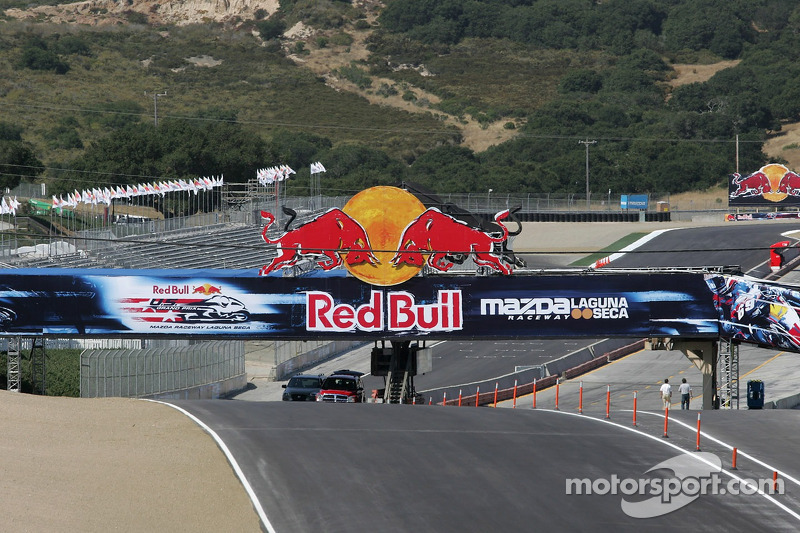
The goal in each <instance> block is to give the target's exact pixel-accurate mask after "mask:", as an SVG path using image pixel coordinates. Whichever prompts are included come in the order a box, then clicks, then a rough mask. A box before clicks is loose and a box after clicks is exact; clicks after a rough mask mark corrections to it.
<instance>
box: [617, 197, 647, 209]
mask: <svg viewBox="0 0 800 533" xmlns="http://www.w3.org/2000/svg"><path fill="white" fill-rule="evenodd" d="M647 201H648V198H647V195H646V194H630V195H628V194H623V195H621V196H620V207H621V208H622V209H641V210H646V209H647Z"/></svg>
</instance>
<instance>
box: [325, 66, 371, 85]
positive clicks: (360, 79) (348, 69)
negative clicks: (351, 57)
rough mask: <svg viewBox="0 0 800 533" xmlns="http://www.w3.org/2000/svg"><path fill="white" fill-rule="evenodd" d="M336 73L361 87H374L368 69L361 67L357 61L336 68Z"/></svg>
mask: <svg viewBox="0 0 800 533" xmlns="http://www.w3.org/2000/svg"><path fill="white" fill-rule="evenodd" d="M334 73H335V74H338V75H339V76H341V77H343V78H344V79H346V80H348V81H350V82H353V83H355V84H356V85H358V88H359V89H367V88H369V87H372V78H370V76H369V74H367V71H366V70H364V69H363V68H361V67H359V66H358V65H356V64H355V63H350V65H344V66H341V67H339V68H338V69H336V70H334Z"/></svg>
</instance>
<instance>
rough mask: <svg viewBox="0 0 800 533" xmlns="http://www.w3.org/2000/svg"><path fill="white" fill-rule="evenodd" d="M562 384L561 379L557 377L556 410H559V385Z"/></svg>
mask: <svg viewBox="0 0 800 533" xmlns="http://www.w3.org/2000/svg"><path fill="white" fill-rule="evenodd" d="M560 385H561V380H560V379H559V378H556V411H558V387H559V386H560Z"/></svg>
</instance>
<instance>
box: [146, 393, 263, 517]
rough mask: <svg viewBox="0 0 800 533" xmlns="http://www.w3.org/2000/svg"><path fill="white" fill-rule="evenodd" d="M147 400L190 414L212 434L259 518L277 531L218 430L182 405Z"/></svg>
mask: <svg viewBox="0 0 800 533" xmlns="http://www.w3.org/2000/svg"><path fill="white" fill-rule="evenodd" d="M145 401H148V402H153V403H160V404H162V405H168V406H169V407H172V408H173V409H176V410H178V411H180V412H181V413H183V414H185V415H186V416H188V417H189V418H191V419H192V420H194V422H195V423H196V424H197V425H198V426H200V427H201V428H203V430H204V431H205V432H206V433H208V434H209V435H211V438H213V439H214V441H216V443H217V446H219V448H220V449H221V450H222V453H224V454H225V457H227V458H228V462H229V463H230V464H231V466H232V467H233V471H234V472H236V476H237V477H238V478H239V481H241V483H242V486H244V490H245V491H246V492H247V495H248V496H249V497H250V501H251V502H252V504H253V507H255V510H256V513H257V514H258V518H259V519H260V520H261V523H262V524H264V527H265V528H266V529H267V531H268V532H269V533H276V531H275V528H274V527H272V524H271V523H270V521H269V519H268V518H267V513H265V512H264V508H263V507H262V506H261V502H260V501H258V496H256V493H255V491H253V487H251V486H250V482H249V481H247V478H246V477H245V475H244V472H243V471H242V468H241V467H240V466H239V463H237V462H236V459H235V458H234V457H233V454H232V453H231V451H230V450H229V449H228V446H227V445H226V444H225V442H224V441H223V440H222V438H220V436H219V435H217V434H216V432H214V430H213V429H211V428H210V427H208V426H207V425H206V424H205V423H204V422H203V421H202V420H200V419H199V418H197V417H196V416H194V415H193V414H192V413H190V412H189V411H187V410H186V409H183V408H181V407H178V406H177V405H173V404H171V403H168V402H163V401H160V400H145Z"/></svg>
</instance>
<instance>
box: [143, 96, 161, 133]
mask: <svg viewBox="0 0 800 533" xmlns="http://www.w3.org/2000/svg"><path fill="white" fill-rule="evenodd" d="M144 95H145V96H147V91H145V92H144ZM159 96H167V91H164V92H163V93H153V125H154V126H155V127H156V128H157V127H158V97H159Z"/></svg>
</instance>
